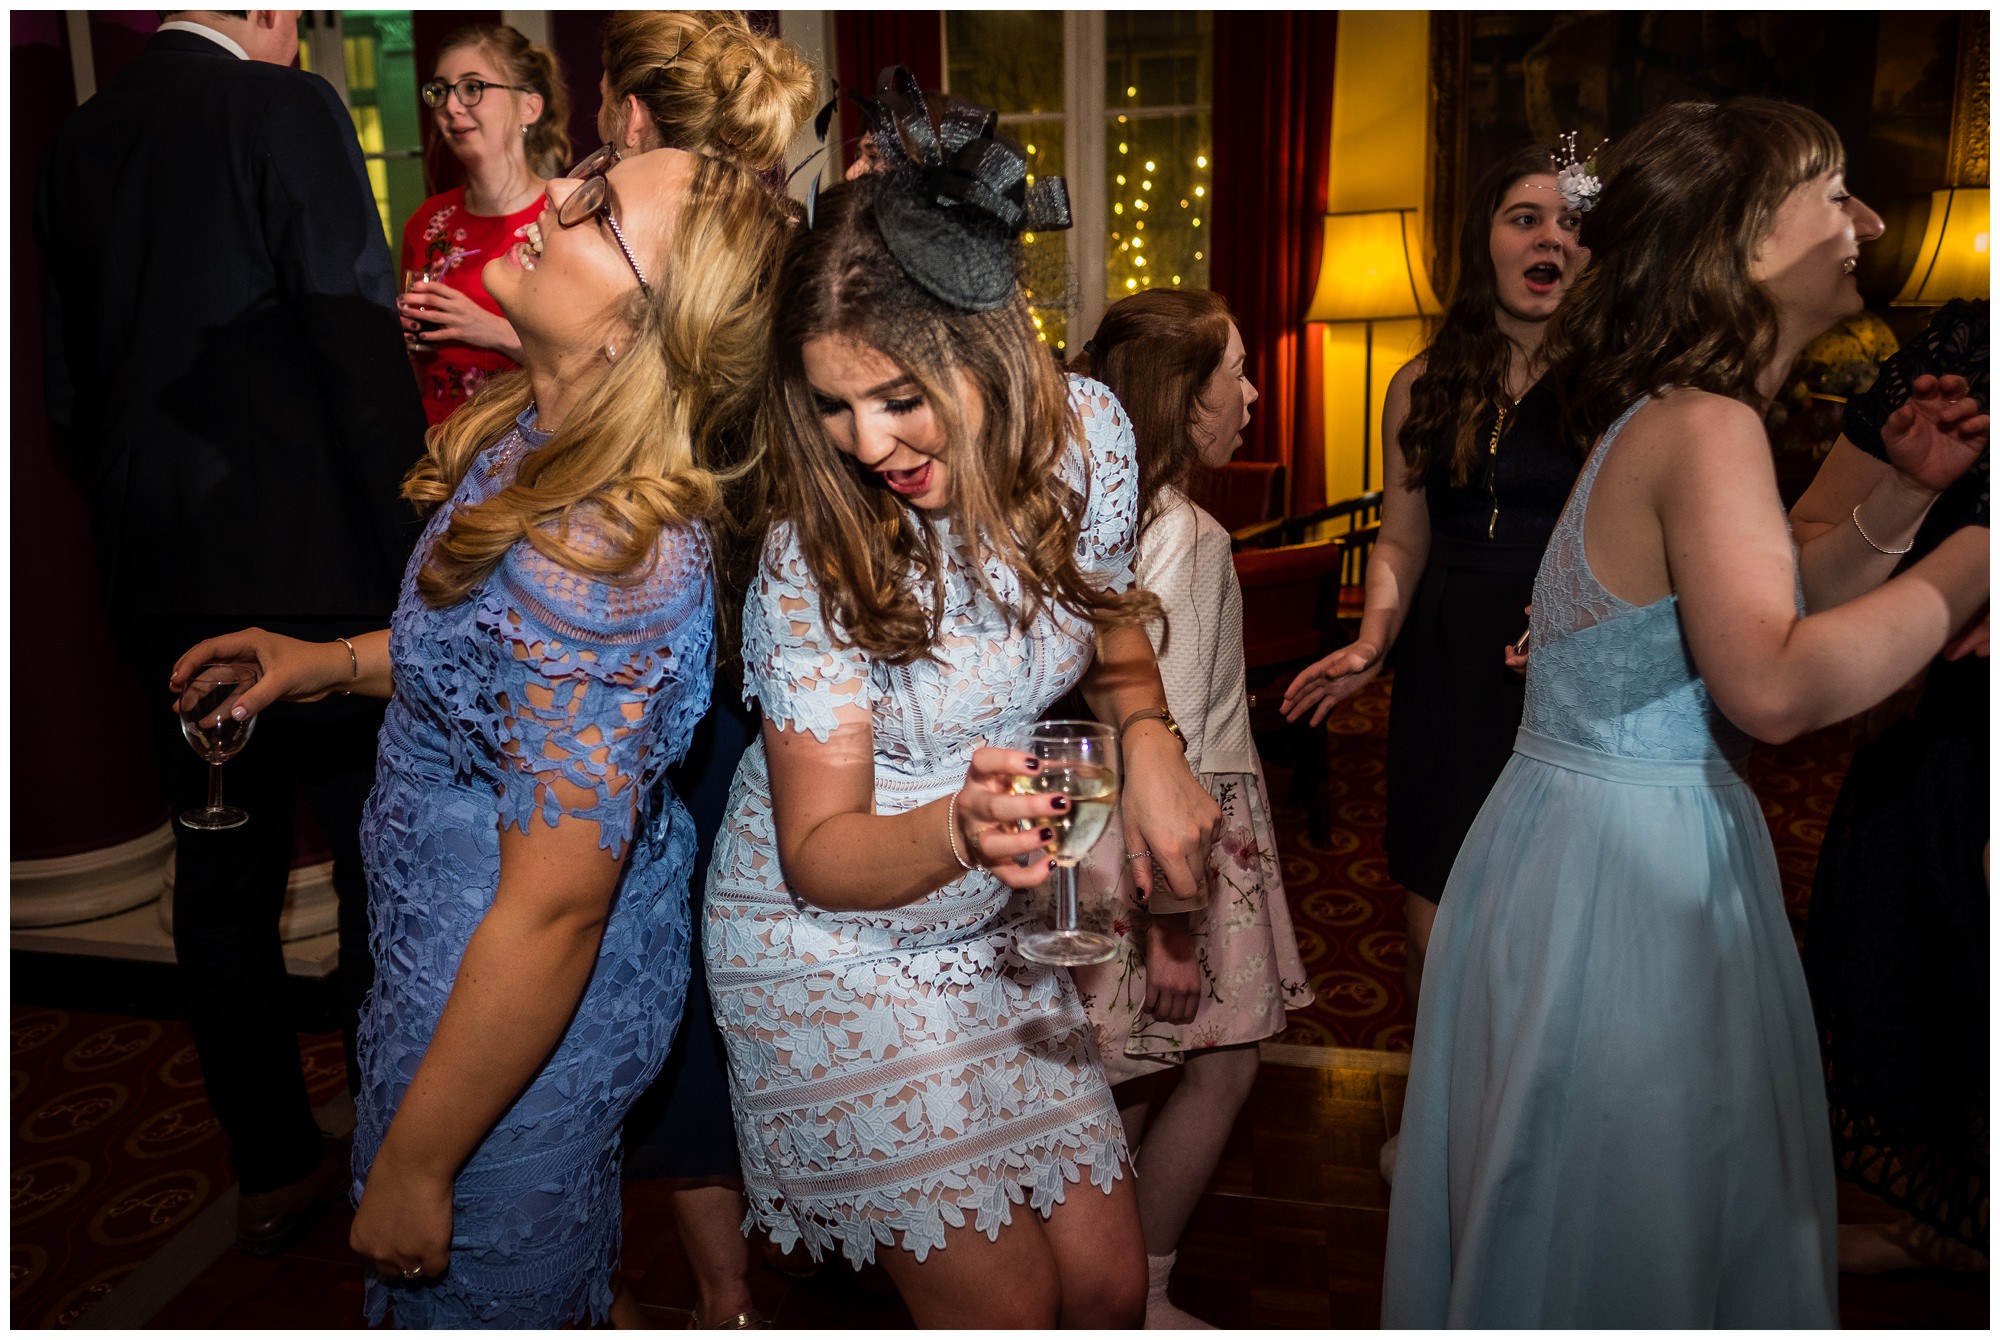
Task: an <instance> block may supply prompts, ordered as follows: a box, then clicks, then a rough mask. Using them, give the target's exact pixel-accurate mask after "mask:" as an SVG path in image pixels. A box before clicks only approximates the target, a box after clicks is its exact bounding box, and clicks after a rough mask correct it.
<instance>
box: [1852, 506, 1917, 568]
mask: <svg viewBox="0 0 2000 1340" xmlns="http://www.w3.org/2000/svg"><path fill="white" fill-rule="evenodd" d="M1847 515H1848V516H1849V518H1851V519H1852V520H1853V522H1854V529H1855V533H1857V534H1858V535H1860V536H1861V538H1862V539H1864V540H1867V541H1868V547H1869V548H1870V549H1873V550H1874V551H1875V552H1876V553H1878V554H1888V555H1889V556H1890V557H1892V558H1893V557H1894V556H1896V555H1898V554H1907V553H1909V552H1910V550H1912V549H1914V548H1916V547H1917V538H1916V536H1914V535H1912V536H1911V537H1910V542H1909V543H1908V544H1906V545H1904V546H1903V547H1902V548H1901V549H1884V548H1883V547H1882V546H1881V545H1879V544H1877V543H1875V541H1874V539H1873V538H1872V537H1870V535H1869V534H1868V532H1867V531H1865V530H1862V529H1861V504H1860V503H1856V504H1854V510H1853V511H1852V512H1849V513H1848V514H1847Z"/></svg>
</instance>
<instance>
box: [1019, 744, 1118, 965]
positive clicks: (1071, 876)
mask: <svg viewBox="0 0 2000 1340" xmlns="http://www.w3.org/2000/svg"><path fill="white" fill-rule="evenodd" d="M1020 748H1021V750H1022V751H1023V752H1024V753H1029V754H1033V755H1034V756H1035V757H1036V758H1039V759H1040V760H1042V766H1041V769H1040V770H1039V771H1037V772H1033V773H1024V774H1022V775H1020V776H1017V777H1016V778H1015V779H1014V783H1013V786H1014V790H1015V791H1016V792H1017V793H1020V794H1022V795H1028V794H1034V793H1041V794H1044V795H1050V794H1053V795H1061V796H1067V797H1068V798H1069V808H1068V809H1067V810H1065V811H1063V812H1062V813H1061V814H1052V815H1050V816H1048V817H1047V818H1045V819H1023V820H1021V821H1020V826H1021V828H1022V830H1023V831H1026V830H1027V829H1029V828H1050V829H1053V830H1055V835H1056V840H1055V842H1054V844H1053V847H1054V856H1055V868H1054V869H1053V870H1052V871H1050V873H1049V885H1050V887H1051V888H1052V889H1053V890H1054V894H1055V916H1054V925H1053V926H1052V927H1050V928H1049V929H1046V930H1039V931H1034V932H1032V933H1030V934H1028V935H1024V936H1022V937H1021V943H1020V949H1021V956H1022V957H1023V958H1027V959H1032V960H1034V961H1035V962H1036V963H1050V964H1056V965H1060V966H1067V967H1074V966H1078V965H1081V964H1085V963H1103V962H1105V961H1107V960H1109V959H1111V958H1113V957H1115V956H1116V955H1117V953H1118V941H1116V940H1114V939H1112V938H1111V937H1110V936H1108V935H1100V934H1098V933H1097V932H1096V931H1087V930H1083V929H1081V928H1080V927H1079V926H1078V924H1077V901H1076V863H1077V862H1078V861H1079V860H1081V859H1083V856H1084V854H1085V853H1086V852H1088V851H1089V850H1090V849H1091V848H1092V847H1094V846H1096V845H1097V839H1098V838H1099V837H1101V836H1103V834H1104V829H1105V826H1106V825H1107V824H1109V823H1110V822H1111V816H1112V815H1113V814H1114V813H1116V812H1117V809H1118V734H1117V732H1116V731H1114V730H1112V729H1111V728H1110V727H1109V726H1104V725H1100V724H1098V723H1097V722H1095V721H1038V722H1036V723H1035V724H1034V725H1033V726H1031V727H1029V728H1028V731H1027V733H1026V734H1025V735H1024V736H1023V737H1022V739H1021V741H1020Z"/></svg>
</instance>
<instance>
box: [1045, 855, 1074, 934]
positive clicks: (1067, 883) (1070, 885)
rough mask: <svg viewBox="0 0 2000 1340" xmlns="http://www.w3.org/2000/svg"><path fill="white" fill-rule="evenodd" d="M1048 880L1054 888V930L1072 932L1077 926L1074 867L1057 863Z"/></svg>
mask: <svg viewBox="0 0 2000 1340" xmlns="http://www.w3.org/2000/svg"><path fill="white" fill-rule="evenodd" d="M1049 878H1050V880H1051V881H1053V883H1054V886H1055V913H1056V916H1055V922H1056V925H1055V928H1056V929H1057V930H1058V931H1074V930H1076V929H1077V928H1078V926H1079V922H1078V918H1077V907H1076V867H1075V866H1073V865H1070V864H1068V863H1067V862H1058V863H1057V865H1056V868H1055V870H1054V871H1053V872H1051V873H1050V876H1049Z"/></svg>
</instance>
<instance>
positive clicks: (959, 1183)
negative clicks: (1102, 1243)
mask: <svg viewBox="0 0 2000 1340" xmlns="http://www.w3.org/2000/svg"><path fill="white" fill-rule="evenodd" d="M1130 1164H1131V1154H1130V1151H1129V1148H1128V1146H1127V1144H1126V1141H1125V1129H1124V1127H1123V1126H1122V1125H1120V1124H1116V1123H1114V1124H1113V1125H1112V1126H1111V1128H1110V1130H1109V1132H1108V1133H1107V1134H1105V1135H1103V1136H1094V1135H1090V1134H1086V1133H1085V1132H1084V1131H1081V1130H1074V1131H1065V1132H1061V1133H1060V1137H1059V1140H1048V1139H1035V1140H1025V1141H1022V1142H1021V1143H1020V1144H1017V1145H1009V1146H1008V1147H1007V1148H1005V1149H1003V1150H1001V1151H1000V1152H999V1153H998V1154H995V1155H991V1156H989V1157H986V1158H983V1159H978V1160H974V1161H968V1162H966V1163H963V1164H958V1165H955V1166H953V1167H950V1168H946V1169H944V1170H942V1171H941V1172H939V1173H936V1174H934V1175H933V1176H931V1177H927V1178H925V1179H924V1181H923V1183H921V1184H920V1186H919V1188H918V1189H919V1192H920V1194H921V1195H922V1196H923V1203H922V1204H921V1205H916V1206H913V1205H910V1204H908V1203H907V1199H906V1198H907V1196H908V1195H909V1194H910V1191H911V1188H909V1187H903V1188H900V1189H898V1188H889V1189H886V1190H882V1191H875V1192H870V1193H868V1194H866V1195H864V1196H861V1197H859V1198H853V1197H814V1198H811V1199H810V1200H808V1201H806V1202H804V1203H800V1202H794V1204H795V1205H797V1208H788V1207H787V1205H786V1203H785V1202H786V1200H787V1197H786V1196H785V1194H784V1193H783V1192H782V1191H780V1190H776V1189H774V1188H772V1187H771V1186H770V1185H769V1184H768V1183H767V1182H766V1181H765V1180H764V1179H762V1178H753V1179H751V1180H750V1181H749V1182H748V1183H747V1184H746V1185H745V1187H744V1196H745V1198H746V1199H747V1201H748V1202H749V1206H750V1210H749V1213H748V1214H747V1215H745V1216H744V1220H743V1228H744V1231H745V1232H746V1233H747V1232H748V1231H749V1230H750V1229H752V1228H753V1227H754V1228H761V1229H762V1230H764V1231H765V1232H766V1233H768V1234H770V1237H771V1241H772V1243H773V1244H775V1245H776V1246H777V1247H778V1248H779V1249H780V1250H783V1251H790V1250H791V1249H792V1248H793V1247H795V1246H798V1245H800V1244H803V1245H804V1246H805V1249H806V1252H807V1253H808V1254H809V1255H810V1256H811V1257H812V1259H813V1260H814V1261H823V1260H825V1259H826V1257H827V1255H828V1254H829V1253H830V1252H831V1250H832V1249H833V1248H834V1247H836V1246H838V1247H839V1248H840V1252H841V1255H842V1256H844V1257H846V1259H847V1262H848V1264H849V1265H851V1266H853V1267H854V1268H855V1269H856V1270H859V1269H861V1268H862V1267H863V1266H866V1265H870V1264H872V1263H873V1262H874V1260H875V1248H876V1247H877V1246H878V1245H882V1246H889V1247H897V1248H901V1249H902V1250H904V1251H907V1252H910V1253H912V1254H913V1255H915V1257H916V1258H917V1261H918V1263H919V1264H921V1263H922V1262H923V1260H924V1259H925V1258H926V1257H927V1256H929V1255H930V1253H931V1252H932V1251H943V1250H944V1247H945V1238H944V1235H945V1230H946V1229H961V1228H966V1227H968V1226H969V1227H971V1228H972V1229H974V1230H975V1231H977V1232H981V1233H984V1234H985V1235H986V1239H987V1241H989V1242H997V1241H999V1238H1000V1230H1001V1229H1003V1228H1005V1227H1007V1226H1008V1225H1009V1224H1011V1223H1013V1222H1014V1207H1015V1206H1017V1205H1021V1204H1023V1203H1026V1204H1028V1205H1029V1207H1030V1208H1031V1209H1033V1210H1034V1212H1035V1213H1036V1214H1039V1215H1041V1216H1042V1217H1043V1218H1047V1217H1048V1215H1049V1212H1050V1211H1051V1210H1052V1209H1054V1207H1056V1206H1057V1205H1061V1204H1063V1203H1064V1200H1065V1196H1066V1192H1067V1191H1068V1189H1069V1188H1070V1187H1071V1186H1073V1185H1081V1184H1082V1182H1083V1180H1084V1174H1085V1171H1086V1170H1088V1172H1089V1175H1090V1184H1091V1185H1092V1186H1095V1187H1097V1188H1098V1189H1099V1190H1100V1191H1102V1192H1103V1193H1104V1194H1106V1195H1110V1194H1111V1188H1112V1186H1113V1185H1114V1184H1116V1183H1117V1182H1118V1181H1119V1180H1120V1179H1121V1178H1123V1177H1124V1176H1125V1175H1126V1171H1127V1169H1128V1168H1129V1166H1130ZM996 1165H998V1166H997V1167H996ZM983 1169H992V1170H994V1172H995V1174H996V1176H995V1178H994V1180H992V1181H989V1182H985V1183H981V1182H978V1181H977V1180H975V1179H976V1174H977V1173H978V1172H979V1171H981V1170H983ZM1052 1174H1054V1175H1052ZM954 1184H955V1185H954Z"/></svg>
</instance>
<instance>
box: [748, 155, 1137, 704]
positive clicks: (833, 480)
mask: <svg viewBox="0 0 2000 1340" xmlns="http://www.w3.org/2000/svg"><path fill="white" fill-rule="evenodd" d="M880 180H881V179H880V178H879V177H875V176H864V177H861V178H859V179H858V180H856V181H852V182H846V183H843V184H842V185H839V186H836V187H834V188H833V189H832V190H830V191H827V192H826V193H825V194H823V195H821V196H820V198H819V206H818V210H817V213H816V215H815V219H814V223H813V226H812V228H811V229H810V230H809V231H806V232H805V233H803V234H802V235H801V236H800V237H799V238H798V239H797V240H796V241H795V242H794V243H793V245H792V247H791V249H790V251H789V252H788V253H787V254H786V257H785V263H784V268H783V270H782V272H781V273H780V275H779V280H778V289H777V298H776V304H775V306H776V314H777V315H776V322H775V325H774V328H773V338H772V344H773V346H774V352H773V357H772V369H771V378H772V386H771V390H770V393H769V394H768V395H767V396H766V397H765V398H764V403H763V405H762V407H761V409H760V411H759V414H758V419H757V431H756V437H757V448H758V453H759V455H760V456H761V457H762V458H763V459H764V460H765V461H766V462H767V465H766V471H765V474H766V478H767V479H768V480H769V482H770V488H771V494H772V506H773V516H774V518H775V519H779V520H786V521H790V522H791V523H792V524H793V526H794V527H795V528H796V529H797V532H798V536H799V542H800V547H801V549H802V551H803V553H804V555H805V560H806V564H807V566H808V567H809V568H810V569H811V571H812V574H813V577H814V579H815V581H816V582H817V584H818V586H819V591H820V596H821V599H822V600H823V601H824V602H825V606H826V608H827V610H828V612H829V613H830V614H831V615H832V616H833V621H834V630H835V633H836V636H839V637H842V638H843V639H844V640H845V641H846V642H847V643H848V644H849V645H852V646H855V647H858V648H860V649H861V650H863V651H865V652H867V653H868V654H869V655H871V656H875V657H878V658H880V659H882V660H884V661H887V662H889V663H891V664H894V665H906V664H908V663H910V662H911V661H915V660H918V659H921V658H923V657H925V656H928V655H929V654H930V653H931V651H932V649H933V648H934V647H935V645H936V643H937V640H938V638H939V637H940V636H941V634H942V631H943V630H942V629H941V628H940V626H939V624H938V617H939V613H940V612H941V611H942V610H943V608H944V603H945V602H944V576H945V555H944V554H943V552H942V551H941V546H940V544H939V541H938V534H937V530H936V528H935V527H933V526H931V525H929V524H927V523H926V522H925V521H924V520H922V519H921V518H920V516H919V515H918V514H917V513H915V512H914V511H913V509H911V508H910V507H908V506H906V505H905V504H904V503H902V502H901V501H900V500H898V499H897V498H896V497H895V496H893V495H892V494H890V493H889V492H888V491H886V490H884V489H882V488H880V487H878V486H876V485H874V484H871V483H870V482H868V481H867V480H865V479H864V478H863V474H864V472H863V471H862V469H861V468H860V467H859V466H857V465H856V464H855V463H854V462H853V461H852V460H850V459H849V458H848V457H847V456H846V455H844V454H843V453H842V452H841V451H840V449H839V448H838V447H837V446H835V445H834V442H833V439H832V438H831V437H829V436H828V434H827V431H826V424H825V421H824V418H823V416H822V415H821V413H820V410H819V407H818V404H817V399H818V398H817V397H816V396H815V394H814V393H813V390H812V387H811V385H810V384H809V383H808V382H807V380H806V375H805V364H804V349H805V346H806V344H807V343H808V342H810V341H812V340H814V339H818V338H821V337H824V336H834V337H838V338H843V339H850V340H854V341H857V342H859V343H862V344H866V345H869V346H871V347H873V348H874V349H876V350H878V351H879V352H881V353H882V354H883V355H884V356H886V357H888V358H889V359H891V360H893V361H894V362H895V363H896V365H897V366H898V367H899V368H901V369H902V370H903V371H904V372H906V373H908V374H909V376H910V377H911V379H912V380H913V381H915V382H916V384H917V386H918V387H919V388H920V389H921V391H922V393H923V397H924V400H925V401H926V403H927V404H929V406H930V407H931V409H932V412H933V413H935V414H936V416H937V420H938V423H939V425H940V426H941V427H942V429H943V431H944V437H945V446H944V450H943V453H942V459H944V460H945V461H947V462H949V463H950V465H951V469H950V471H949V473H948V475H947V478H948V481H949V491H948V500H947V502H946V509H947V513H948V515H949V516H950V518H951V521H952V527H953V530H954V531H955V532H956V533H957V534H959V535H961V536H964V537H965V539H966V543H967V545H968V547H969V549H970V551H971V557H972V560H973V565H972V566H973V573H974V580H975V581H976V582H978V583H979V584H981V585H982V586H985V585H986V579H985V577H984V574H983V572H982V571H981V568H982V566H983V562H984V560H985V558H986V557H988V556H991V557H994V558H997V559H998V560H999V561H1000V562H1001V563H1002V564H1004V565H1005V566H1006V567H1007V568H1009V569H1010V570H1011V571H1012V572H1013V574H1014V576H1015V577H1016V578H1017V579H1018V580H1019V583H1020V590H1021V598H1020V600H1019V602H1018V603H1016V604H1015V605H1014V606H1013V608H1012V609H1010V610H1009V614H1010V616H1011V617H1012V618H1013V620H1014V622H1015V624H1016V626H1017V627H1020V628H1023V629H1025V628H1026V627H1027V626H1028V625H1029V623H1030V622H1032V621H1033V619H1034V618H1035V616H1036V614H1037V613H1039V612H1040V611H1041V610H1042V609H1044V608H1045V607H1046V606H1048V605H1051V604H1053V605H1058V606H1061V607H1062V608H1064V609H1067V610H1070V611H1071V612H1073V613H1075V614H1077V615H1079V616H1081V617H1083V618H1087V619H1089V620H1090V621H1091V622H1092V623H1094V624H1096V625H1098V626H1099V627H1106V626H1111V625H1118V624H1132V623H1140V622H1143V621H1144V620H1146V619H1148V618H1157V617H1158V616H1159V601H1158V600H1157V599H1155V598H1154V597H1153V596H1151V595H1150V594H1147V593H1145V592H1143V591H1138V590H1131V591H1126V592H1123V593H1120V594H1112V593H1109V592H1105V591H1101V590H1099V589H1097V588H1096V587H1094V586H1092V585H1091V584H1090V583H1089V582H1088V581H1087V580H1086V579H1085V578H1084V576H1083V574H1082V572H1081V571H1080V570H1079V569H1078V568H1077V565H1076V543H1077V537H1078V534H1079V530H1080V527H1081V524H1082V516H1083V503H1084V500H1083V497H1082V495H1081V494H1079V493H1078V492H1077V491H1076V490H1074V489H1072V488H1069V487H1067V486H1066V485H1065V484H1064V483H1063V482H1062V480H1061V477H1060V475H1059V474H1058V466H1059V463H1060V462H1061V459H1062V457H1063V455H1064V453H1066V452H1067V451H1069V450H1070V448H1071V444H1072V443H1073V442H1075V441H1076V440H1077V439H1078V438H1079V437H1080V436H1081V435H1082V425H1081V424H1080V423H1079V422H1078V421H1077V415H1076V413H1075V411H1074V410H1072V409H1071V407H1070V403H1069V396H1068V388H1067V386H1066V385H1065V382H1064V378H1063V374H1062V370H1061V369H1060V368H1059V367H1057V365H1056V363H1055V360H1054V359H1052V358H1051V357H1050V356H1049V353H1048V351H1047V350H1046V349H1045V348H1044V347H1043V346H1042V344H1041V343H1040V341H1039V340H1038V339H1037V338H1036V334H1035V327H1034V322H1033V319H1032V318H1031V317H1030V316H1029V314H1028V308H1027V303H1026V301H1025V300H1024V299H1023V298H1022V297H1021V294H1020V290H1019V289H1018V288H1017V289H1016V290H1015V292H1014V295H1013V297H1012V298H1011V299H1010V300H1009V301H1008V302H1007V303H1006V304H1005V305H1004V306H1002V307H1000V308H997V309H995V310H993V311H986V312H963V311H959V310H957V309H955V308H952V307H948V306H946V305H945V304H943V303H941V302H939V301H938V300H937V299H936V298H933V297H932V296H931V295H930V294H928V293H926V292H925V291H924V290H923V289H921V288H919V287H918V285H917V284H916V283H915V282H914V281H912V280H911V279H910V278H909V277H908V276H907V275H905V274H904V273H903V271H902V270H901V269H900V268H899V267H898V266H897V264H896V262H895V260H894V259H893V258H892V257H891V255H890V254H889V250H888V248H887V246H885V245H884V243H883V241H882V234H881V232H880V231H879V230H878V229H877V227H876V225H875V222H874V218H873V214H872V205H873V203H874V198H875V190H876V187H877V184H878V183H879V181H880ZM961 377H963V378H964V379H965V380H966V381H969V382H970V383H971V386H972V389H973V392H974V394H975V395H976V396H977V397H978V401H979V405H980V407H981V408H982V409H983V415H982V420H983V421H982V424H981V428H980V431H979V432H978V434H977V435H976V436H975V435H974V434H973V433H972V431H971V429H970V425H969V423H968V418H969V416H968V414H967V413H966V411H965V408H964V406H963V405H962V404H961V403H960V402H961V391H960V386H961V381H960V378H961ZM924 586H928V587H929V588H930V590H931V599H930V601H929V602H928V608H927V607H926V603H925V602H924V601H922V600H920V599H919V597H918V591H919V589H920V588H921V587H924ZM988 594H989V595H990V594H992V592H991V591H990V590H989V591H988Z"/></svg>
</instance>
